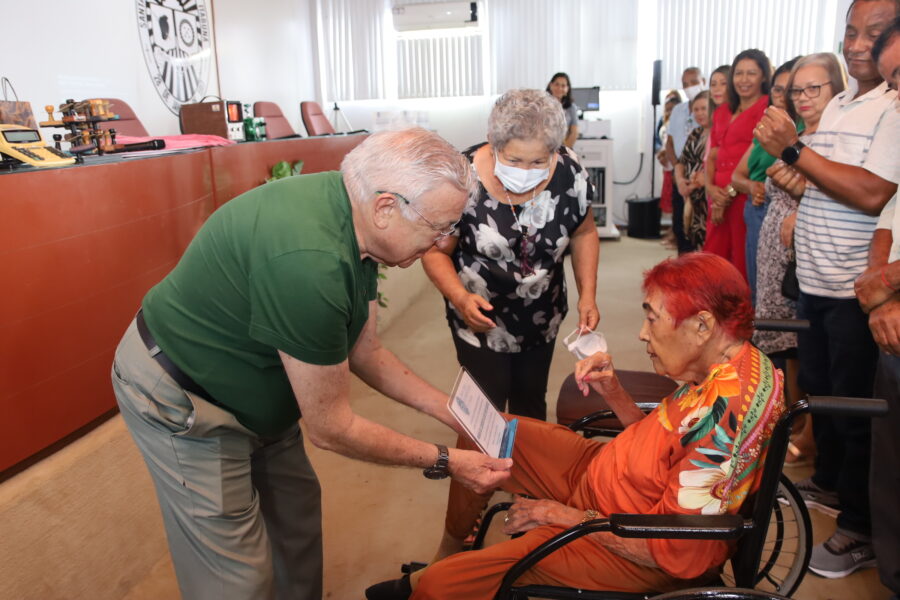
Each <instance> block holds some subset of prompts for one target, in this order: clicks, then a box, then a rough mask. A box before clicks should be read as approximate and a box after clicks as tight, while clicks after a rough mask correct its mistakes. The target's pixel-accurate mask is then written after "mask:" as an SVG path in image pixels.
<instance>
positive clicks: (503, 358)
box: [453, 335, 556, 421]
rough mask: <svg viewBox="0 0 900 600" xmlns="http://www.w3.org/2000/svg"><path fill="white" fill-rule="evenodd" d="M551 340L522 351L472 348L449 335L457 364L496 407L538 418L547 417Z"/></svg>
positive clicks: (551, 351)
mask: <svg viewBox="0 0 900 600" xmlns="http://www.w3.org/2000/svg"><path fill="white" fill-rule="evenodd" d="M555 341H556V340H553V341H552V342H550V343H548V344H544V345H541V346H538V347H537V348H532V349H531V350H525V351H523V352H511V353H505V352H494V351H493V350H489V349H487V348H476V347H475V346H472V345H470V344H467V343H466V342H464V341H462V340H460V339H459V338H457V337H456V336H455V335H454V336H453V344H454V345H455V346H456V358H457V360H459V364H460V365H462V366H463V367H465V368H466V370H467V371H468V372H469V374H471V375H472V377H473V378H474V379H475V381H477V382H478V385H479V386H481V389H482V391H484V393H485V394H487V396H488V398H490V399H491V402H492V403H493V405H494V406H496V407H497V410H500V411H505V412H509V413H511V414H514V415H520V416H523V417H531V418H533V419H540V420H542V421H546V420H547V401H546V399H545V396H546V395H547V378H548V376H549V374H550V361H551V360H552V359H553V345H554V344H553V342H555ZM507 401H508V402H509V409H507V408H506V406H507Z"/></svg>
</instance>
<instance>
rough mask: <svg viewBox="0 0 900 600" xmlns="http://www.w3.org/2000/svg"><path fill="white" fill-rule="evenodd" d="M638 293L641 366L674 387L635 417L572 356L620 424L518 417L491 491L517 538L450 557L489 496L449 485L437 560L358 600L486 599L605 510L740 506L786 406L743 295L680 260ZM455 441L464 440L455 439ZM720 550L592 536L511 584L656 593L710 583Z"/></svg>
mask: <svg viewBox="0 0 900 600" xmlns="http://www.w3.org/2000/svg"><path fill="white" fill-rule="evenodd" d="M644 291H645V297H644V301H643V309H644V313H645V317H644V324H643V326H642V327H641V331H640V334H639V337H640V339H641V341H642V342H644V343H645V344H646V346H647V354H648V355H649V356H650V360H651V362H652V363H653V368H654V370H655V371H656V372H657V373H659V374H662V375H667V376H669V377H671V378H672V379H674V380H676V381H679V382H683V383H682V385H681V387H679V388H678V389H677V390H676V391H674V392H672V393H671V394H670V395H668V396H667V397H665V398H663V399H662V401H661V403H660V405H659V406H658V407H657V408H656V409H655V410H653V412H651V413H650V414H648V415H646V416H644V413H643V412H641V410H640V409H639V408H638V407H637V406H636V405H635V403H634V401H633V400H632V398H631V396H629V394H628V392H627V391H626V390H624V389H623V388H622V386H621V384H620V383H619V380H618V377H617V375H616V371H615V368H614V367H613V362H612V359H611V358H610V356H609V355H608V354H604V353H602V352H598V353H597V354H594V355H593V356H590V357H588V358H586V359H584V360H582V361H580V362H578V364H577V365H576V367H575V379H576V381H577V382H578V385H579V386H580V387H581V388H582V390H583V391H585V392H586V391H587V388H588V387H590V388H593V390H594V391H596V392H597V393H599V394H600V395H602V396H603V398H604V399H605V400H606V402H607V404H608V405H609V407H610V408H612V409H613V411H615V413H616V415H617V416H618V417H619V419H620V420H621V421H622V423H623V424H624V425H625V427H626V428H625V430H624V431H623V432H622V433H621V434H619V435H618V436H617V437H616V438H614V439H613V440H612V441H610V442H604V441H599V440H598V438H591V439H589V438H584V437H582V436H580V435H579V434H577V433H574V432H572V431H571V430H569V429H568V428H567V427H563V426H562V425H553V424H550V423H543V422H539V421H535V420H533V419H526V418H520V419H519V427H518V431H517V433H516V443H515V449H514V450H513V456H512V458H513V467H512V472H511V475H510V478H509V479H508V480H506V481H505V482H504V483H503V484H502V489H503V490H504V491H507V492H511V493H514V494H518V496H517V497H516V499H515V502H514V503H513V505H512V507H511V508H510V510H509V512H508V513H507V518H506V519H505V524H504V527H503V530H504V532H505V533H507V534H515V533H524V535H522V536H521V537H518V538H514V539H511V540H508V541H503V542H500V543H497V544H495V545H493V546H490V547H487V548H485V549H483V550H477V551H472V552H459V550H460V549H461V547H462V541H463V538H464V537H465V536H466V534H467V533H468V532H469V531H471V529H472V525H473V523H474V522H475V519H476V518H477V517H478V516H479V515H480V513H481V509H482V507H483V506H485V505H486V503H487V502H488V500H489V499H490V498H491V495H492V494H491V493H490V492H489V493H487V494H485V495H478V494H476V493H474V492H471V491H469V490H468V489H466V488H464V487H463V486H461V485H459V484H458V483H457V482H455V481H454V482H451V484H450V497H449V500H448V503H447V518H446V521H445V531H444V537H443V539H442V541H441V545H440V547H439V550H438V553H437V556H436V557H435V558H436V560H435V561H433V562H432V564H431V565H429V566H428V567H427V568H425V569H424V570H421V571H416V572H415V573H413V574H412V575H411V576H407V577H405V578H403V579H400V580H394V581H390V582H384V583H381V584H377V585H375V586H373V587H372V588H370V589H369V590H367V592H366V594H367V596H366V597H367V598H370V599H372V600H374V599H375V598H408V597H410V596H411V598H412V600H436V599H437V598H466V599H469V600H487V599H489V598H493V597H494V594H495V593H496V591H497V588H498V587H499V585H500V582H501V580H502V579H503V576H504V575H505V574H506V571H507V570H508V569H509V566H510V565H511V564H513V563H515V562H516V561H517V560H518V559H520V558H521V557H523V556H525V555H526V554H528V553H529V552H530V551H532V550H533V549H534V548H536V547H538V546H539V545H540V544H542V543H543V542H545V541H547V540H548V539H550V538H551V537H553V536H555V535H557V534H558V533H560V532H562V531H564V530H566V529H568V528H569V527H572V526H574V525H576V524H578V523H579V522H583V521H585V520H589V519H595V518H602V517H606V516H608V515H611V514H614V513H635V514H685V515H697V514H703V515H716V514H737V513H738V512H739V511H740V510H741V505H742V504H743V503H744V501H745V500H746V499H747V498H748V496H750V495H751V494H753V493H754V491H756V489H757V488H758V487H759V484H760V480H761V478H762V474H763V464H764V462H765V458H766V452H767V449H768V445H769V440H770V438H771V434H772V430H773V428H774V427H775V424H776V423H777V422H778V419H779V417H780V416H781V415H782V413H783V412H784V409H785V406H784V397H783V394H782V390H783V387H782V375H781V372H780V371H778V370H777V369H775V368H774V367H773V365H772V361H770V360H769V359H768V358H767V357H766V355H765V354H763V353H762V352H760V351H759V350H758V349H757V348H756V347H755V346H753V345H752V344H751V343H750V342H749V339H750V334H751V333H752V331H753V306H752V305H751V303H750V288H749V287H748V286H747V283H746V281H745V280H744V278H743V276H742V275H741V273H739V272H738V270H737V268H735V267H734V266H733V265H731V264H729V263H728V262H727V261H726V260H725V259H723V258H721V257H719V256H715V255H713V254H709V253H706V252H690V253H687V254H683V255H681V256H679V257H678V258H674V259H667V260H665V261H663V262H662V263H660V264H658V265H656V266H655V267H654V268H652V269H651V270H650V271H648V272H647V273H646V274H645V275H644ZM458 446H459V447H461V448H472V447H473V446H474V444H473V442H471V441H470V440H469V439H468V437H466V436H460V437H459V441H458ZM548 449H549V450H548ZM531 498H536V499H531ZM732 550H733V546H731V545H729V544H728V543H727V542H724V541H711V540H666V539H652V540H644V539H624V538H619V537H616V536H614V535H612V534H610V533H595V534H590V535H588V536H585V537H584V538H581V539H578V540H575V541H573V542H571V543H570V544H568V545H567V546H566V547H565V548H563V549H561V550H558V551H557V552H554V553H552V554H550V555H549V556H547V557H545V558H544V559H542V560H541V562H540V563H538V564H537V565H536V566H535V567H534V568H532V569H531V570H529V571H527V572H526V573H524V574H523V575H522V577H521V578H520V579H518V580H516V583H517V585H563V586H569V587H577V588H579V589H589V590H598V589H599V590H618V591H623V592H650V591H654V592H657V593H659V592H666V591H671V590H676V589H683V588H685V587H694V586H695V585H704V584H706V583H708V582H709V581H710V580H713V579H715V578H716V576H717V575H718V574H719V573H720V572H721V570H722V566H723V563H724V562H725V560H726V559H727V558H728V556H729V555H730V553H731V552H732Z"/></svg>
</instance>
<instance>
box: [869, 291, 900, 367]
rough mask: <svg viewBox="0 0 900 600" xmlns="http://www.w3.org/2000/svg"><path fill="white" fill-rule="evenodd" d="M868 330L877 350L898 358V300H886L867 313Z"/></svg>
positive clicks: (899, 309) (899, 310)
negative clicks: (870, 331)
mask: <svg viewBox="0 0 900 600" xmlns="http://www.w3.org/2000/svg"><path fill="white" fill-rule="evenodd" d="M869 329H871V330H872V337H873V338H875V343H876V344H878V347H879V348H881V349H882V350H883V351H884V352H887V353H888V354H892V355H894V356H900V300H897V299H891V300H888V301H887V302H885V303H884V304H882V305H881V306H879V307H878V308H876V309H874V310H873V311H872V312H871V313H869Z"/></svg>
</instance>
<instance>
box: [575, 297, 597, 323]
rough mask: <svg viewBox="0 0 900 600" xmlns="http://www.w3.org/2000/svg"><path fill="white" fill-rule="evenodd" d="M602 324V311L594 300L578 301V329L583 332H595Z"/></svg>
mask: <svg viewBox="0 0 900 600" xmlns="http://www.w3.org/2000/svg"><path fill="white" fill-rule="evenodd" d="M599 322H600V309H599V308H597V302H596V301H595V300H594V299H593V298H590V297H588V298H581V299H579V300H578V327H579V328H580V329H581V331H593V330H594V329H596V328H597V323H599Z"/></svg>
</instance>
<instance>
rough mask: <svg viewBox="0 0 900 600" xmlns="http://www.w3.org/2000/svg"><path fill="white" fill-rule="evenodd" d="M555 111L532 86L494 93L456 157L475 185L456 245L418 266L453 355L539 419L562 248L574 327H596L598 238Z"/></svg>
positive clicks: (561, 302)
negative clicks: (479, 127)
mask: <svg viewBox="0 0 900 600" xmlns="http://www.w3.org/2000/svg"><path fill="white" fill-rule="evenodd" d="M565 132H566V120H565V114H564V113H563V110H562V107H561V106H560V104H559V102H557V101H555V100H554V99H553V97H551V96H550V95H548V94H547V93H545V92H544V91H541V90H513V91H510V92H507V93H506V94H504V95H503V96H501V97H500V99H498V100H497V102H496V104H495V105H494V108H493V110H492V111H491V116H490V118H489V120H488V136H487V137H488V142H487V143H484V144H480V145H477V146H473V147H472V148H469V149H468V150H466V151H465V152H464V154H465V156H466V157H467V158H468V159H469V161H470V162H471V163H472V168H473V169H474V171H475V173H476V175H477V177H478V181H479V186H478V190H477V193H476V197H475V198H474V199H473V201H472V202H470V204H469V206H468V207H467V208H466V210H465V212H464V213H463V216H462V220H461V221H460V223H459V229H458V236H457V237H456V241H455V243H453V244H448V245H447V246H445V247H442V248H437V247H435V248H432V250H431V251H429V253H428V254H426V255H425V257H424V258H423V259H422V262H423V264H424V266H425V271H426V272H427V273H428V276H429V277H430V278H431V280H432V281H433V282H434V283H435V285H436V286H437V288H438V289H439V290H440V291H441V293H442V294H443V295H444V298H445V299H446V305H447V321H448V322H449V324H450V331H451V333H452V335H453V342H454V344H455V346H456V355H457V358H458V360H459V362H460V364H461V365H462V366H464V367H465V368H466V369H467V370H468V371H469V372H470V373H471V374H472V376H473V377H474V378H475V380H476V381H477V382H478V383H479V385H481V387H482V389H483V390H484V391H485V393H486V394H487V395H488V397H490V399H491V401H492V402H493V403H494V405H495V406H497V407H498V408H499V409H500V410H506V405H507V401H508V402H509V409H508V410H509V412H510V413H513V414H518V415H523V416H529V417H534V418H538V419H546V412H547V405H546V401H545V399H544V396H545V394H546V391H547V376H548V373H549V371H550V361H551V358H552V356H553V345H554V341H555V340H556V336H557V334H558V333H559V326H560V323H561V322H562V320H563V318H564V317H565V315H566V312H567V311H568V299H567V297H566V283H565V273H564V272H563V257H564V256H565V255H566V254H568V253H569V252H570V251H571V253H572V265H573V269H574V272H575V281H576V284H577V287H578V293H579V301H578V314H579V325H580V326H581V327H583V328H585V329H587V330H592V329H594V328H595V327H596V326H597V322H598V321H599V318H600V314H599V311H598V309H597V302H596V297H595V295H596V287H597V262H598V253H599V242H598V239H597V232H596V228H595V226H594V221H593V218H592V217H591V208H590V205H591V199H592V198H593V189H592V187H591V185H590V183H589V182H588V180H587V174H586V172H585V170H584V169H583V168H582V167H581V165H580V164H579V163H578V160H577V159H576V157H575V155H574V153H573V152H571V151H570V150H568V149H566V148H565V147H564V146H561V143H562V140H563V136H564V135H565Z"/></svg>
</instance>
